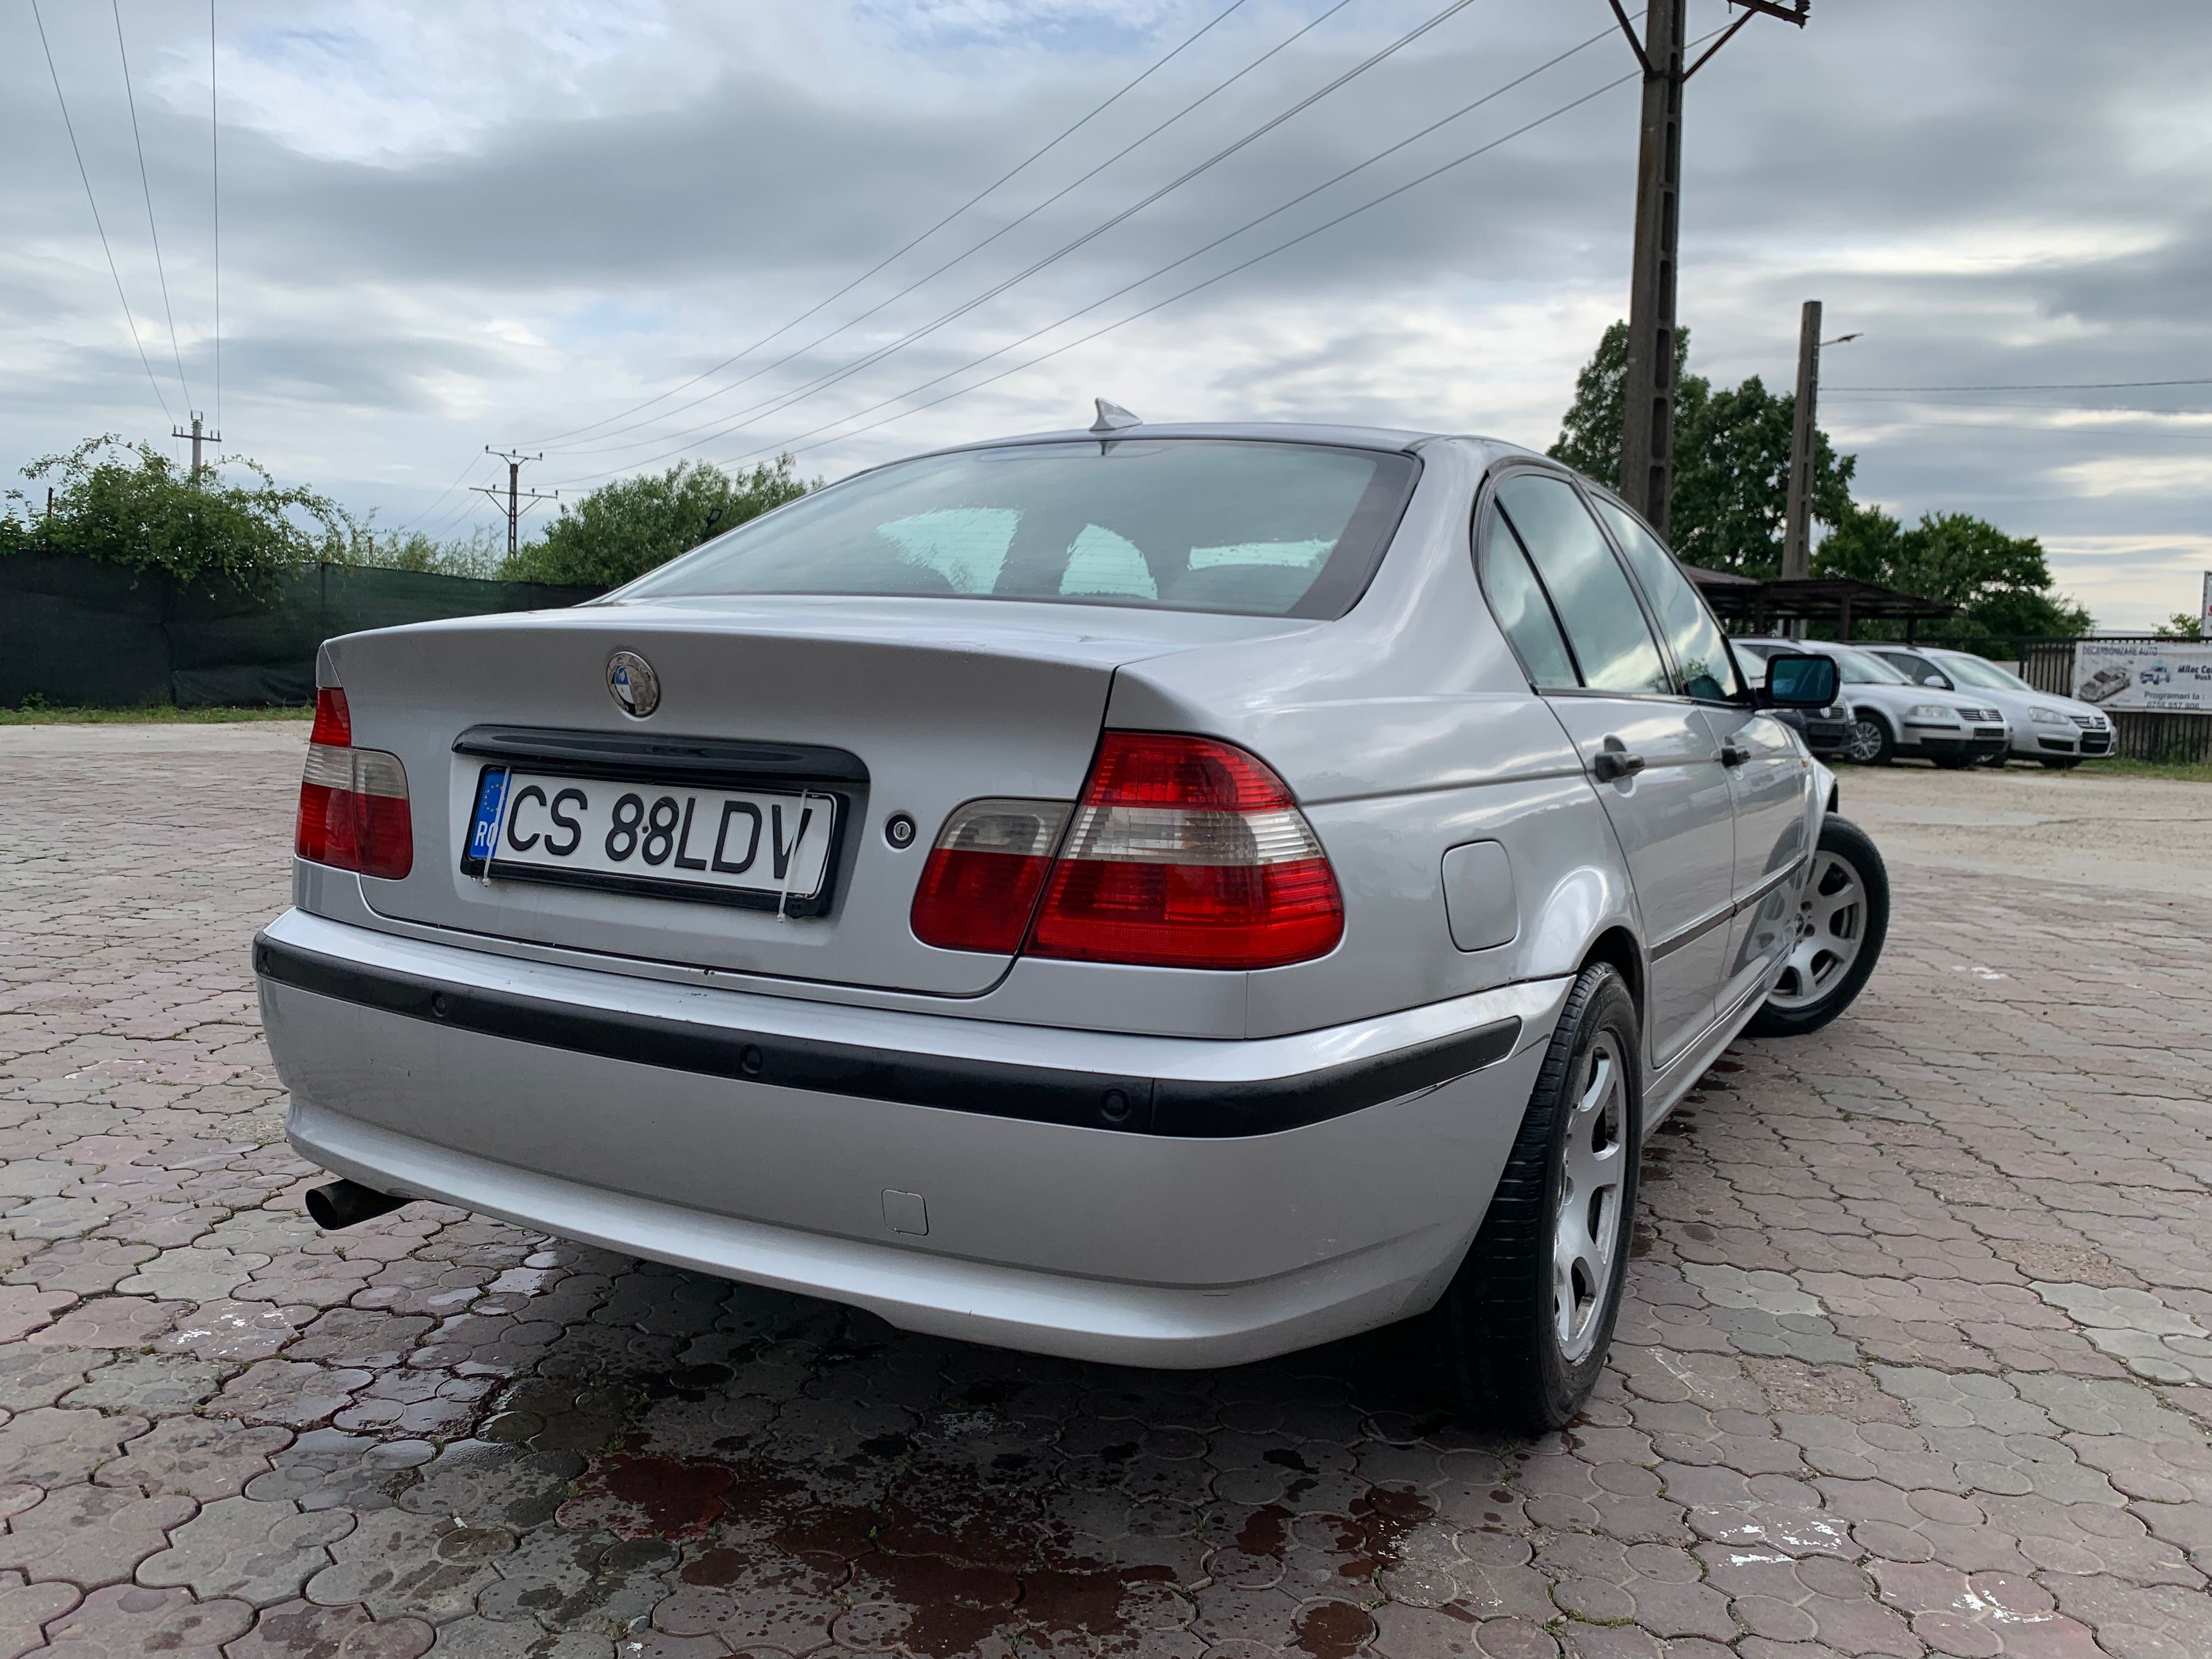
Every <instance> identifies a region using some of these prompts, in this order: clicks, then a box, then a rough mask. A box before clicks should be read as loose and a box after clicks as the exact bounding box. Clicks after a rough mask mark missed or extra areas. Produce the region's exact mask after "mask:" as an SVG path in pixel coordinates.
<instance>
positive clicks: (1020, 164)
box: [209, 0, 1348, 444]
mask: <svg viewBox="0 0 2212 1659" xmlns="http://www.w3.org/2000/svg"><path fill="white" fill-rule="evenodd" d="M209 3H210V5H212V4H213V3H214V0H209ZM1245 3H1246V0H1230V3H1229V4H1228V5H1227V6H1225V8H1223V9H1221V10H1220V11H1218V12H1217V13H1215V14H1214V15H1213V16H1212V18H1211V19H1209V20H1208V21H1206V22H1205V23H1203V24H1201V25H1200V27H1199V28H1198V30H1197V32H1196V33H1193V34H1190V35H1188V36H1186V37H1185V38H1184V39H1183V40H1182V43H1181V44H1180V45H1178V46H1175V47H1173V48H1171V49H1170V51H1169V52H1168V53H1167V54H1166V55H1165V56H1164V57H1162V58H1155V59H1153V60H1152V64H1151V65H1150V66H1149V67H1147V68H1146V69H1145V70H1143V71H1142V72H1141V73H1139V75H1138V76H1136V78H1135V79H1134V80H1132V81H1128V82H1124V83H1123V85H1122V86H1121V89H1120V90H1119V91H1117V92H1115V94H1113V95H1112V96H1111V97H1109V98H1108V99H1107V100H1105V102H1103V103H1102V104H1097V105H1094V106H1092V107H1091V112H1090V113H1089V114H1087V115H1085V116H1084V117H1083V118H1081V119H1080V120H1079V121H1077V122H1076V123H1075V124H1074V125H1073V126H1067V127H1063V128H1061V129H1060V131H1059V132H1058V133H1056V134H1055V135H1054V137H1051V138H1048V139H1047V140H1046V141H1045V142H1044V143H1042V145H1040V146H1038V148H1036V149H1033V150H1031V151H1030V153H1029V154H1028V155H1025V156H1024V157H1023V158H1022V159H1021V160H1020V161H1017V162H1015V163H1014V165H1013V166H1012V167H1008V168H1007V169H1006V171H1005V172H1004V173H1000V175H999V176H998V177H997V178H995V179H993V180H992V181H991V182H990V183H989V184H987V185H984V186H983V188H982V189H981V190H979V191H976V192H975V194H974V195H973V196H970V197H969V198H968V199H967V200H966V201H964V202H963V203H962V204H960V205H959V206H958V207H957V208H955V209H953V210H952V211H951V212H950V213H948V214H946V215H945V216H944V217H943V218H942V219H939V221H938V222H936V223H935V224H933V225H932V226H930V228H928V229H927V230H925V231H923V232H922V233H921V234H920V235H919V236H916V237H915V238H914V239H913V240H911V241H909V242H908V243H907V244H906V245H905V246H903V247H901V248H898V249H896V250H895V251H894V252H890V253H887V254H885V255H884V257H883V258H881V259H878V261H877V262H876V263H875V264H872V265H871V266H869V267H868V268H867V270H864V271H862V272H861V273H860V275H859V276H855V277H854V278H853V280H852V281H851V282H849V283H846V284H845V286H844V287H842V288H841V289H838V290H837V291H836V293H835V294H832V295H829V297H828V298H827V299H823V300H818V301H816V302H815V303H814V304H813V305H811V306H809V307H807V308H806V309H805V311H802V312H800V313H799V315H797V316H796V317H794V318H793V319H791V320H790V321H789V322H787V323H786V324H784V325H782V326H781V327H780V328H775V329H771V330H770V331H769V332H768V333H766V334H763V335H762V336H761V337H760V338H759V339H757V340H756V341H754V342H753V343H751V344H750V345H749V346H747V347H746V348H745V349H744V350H742V351H739V352H737V353H735V354H733V355H732V356H727V357H725V358H723V359H722V361H721V362H719V363H716V364H715V365H714V367H713V368H708V369H702V371H700V372H699V373H698V374H694V375H693V376H692V377H691V378H690V380H685V381H684V382H683V383H682V384H680V385H678V386H671V387H670V388H669V389H668V390H667V391H665V392H659V393H657V394H655V395H654V396H653V397H650V398H647V399H645V401H644V402H642V403H637V404H631V405H630V406H629V408H628V409H625V410H619V411H617V413H615V414H612V415H610V416H607V417H606V419H605V420H600V421H592V422H590V423H589V424H587V425H584V426H579V427H571V428H569V429H568V431H566V432H556V433H555V434H554V435H553V436H552V437H550V438H544V439H540V440H539V442H540V443H545V444H550V443H556V442H558V441H560V440H562V439H563V438H573V437H575V436H577V435H579V434H581V433H586V432H592V431H596V430H597V429H598V428H600V427H603V426H606V425H608V424H610V423H611V422H615V421H619V420H623V419H626V418H628V417H629V416H632V415H635V414H636V413H637V412H638V411H639V410H645V409H650V408H652V407H653V404H657V403H659V402H660V401H661V400H662V399H664V398H672V397H674V396H675V395H676V394H677V393H678V392H684V391H687V390H689V389H690V387H692V386H696V385H698V384H699V382H700V381H702V380H706V379H708V377H710V376H712V375H715V374H720V373H721V372H722V371H723V370H724V369H726V368H729V367H730V365H731V364H732V363H736V362H742V361H744V359H745V358H747V357H749V356H751V355H752V354H753V353H754V352H756V351H757V350H759V349H761V348H762V347H763V346H764V345H766V344H767V343H769V341H770V340H773V339H774V338H775V337H776V336H777V335H779V334H783V333H787V332H788V331H791V330H792V329H794V328H796V327H798V326H799V324H801V323H803V322H805V320H806V319H808V318H810V317H811V316H814V315H815V314H817V313H818V312H820V311H821V310H822V309H823V307H827V306H831V305H834V304H836V302H837V301H840V300H842V299H843V298H844V297H845V296H846V295H848V294H850V293H851V292H852V291H853V290H854V289H856V288H858V287H860V284H861V283H865V282H866V281H867V280H868V278H870V277H871V276H874V275H875V274H876V273H877V272H878V271H879V270H882V269H883V268H884V266H885V265H888V264H891V263H893V262H894V261H896V260H898V259H902V258H905V257H906V255H908V254H909V253H911V252H914V250H915V249H916V248H918V247H920V246H921V245H922V244H923V243H924V242H926V241H927V240H929V239H930V238H931V237H933V236H934V235H936V234H937V233H938V232H939V231H940V230H942V229H944V228H945V226H947V225H949V224H951V222H953V221H954V220H955V219H957V218H958V217H959V216H961V215H962V214H963V213H965V212H967V211H968V210H969V209H970V208H972V207H974V206H975V204H977V203H979V202H981V200H982V199H983V198H984V197H987V196H988V195H990V194H991V192H992V191H995V190H996V189H998V188H999V186H1000V185H1003V184H1005V183H1006V182H1007V180H1009V179H1012V178H1013V177H1014V175H1015V174H1017V173H1021V172H1024V171H1025V170H1026V169H1027V168H1029V167H1030V166H1032V165H1033V164H1034V163H1036V162H1038V161H1042V160H1043V159H1044V158H1045V156H1046V155H1048V154H1049V153H1050V152H1051V151H1053V150H1054V149H1058V148H1059V147H1060V144H1061V143H1065V142H1066V140H1067V139H1069V138H1072V137H1074V136H1075V134H1076V133H1077V132H1078V131H1080V130H1081V129H1083V128H1084V127H1086V126H1088V125H1090V124H1091V122H1093V121H1095V120H1097V118H1098V117H1100V116H1101V115H1103V114H1104V113H1105V112H1107V111H1108V110H1109V109H1111V108H1112V107H1113V106H1115V104H1118V103H1120V102H1121V100H1122V99H1124V98H1126V97H1127V96H1128V95H1129V94H1131V93H1133V92H1134V91H1135V90H1136V89H1137V88H1139V87H1140V86H1142V85H1143V84H1144V83H1145V82H1146V81H1149V80H1150V79H1152V76H1154V75H1156V74H1158V72H1159V71H1160V70H1164V69H1165V68H1166V67H1167V66H1168V65H1169V64H1171V63H1173V62H1174V61H1175V60H1176V58H1180V57H1181V56H1182V54H1183V53H1184V52H1188V51H1189V50H1190V48H1191V47H1193V46H1196V45H1197V44H1198V43H1199V42H1200V40H1203V39H1204V38H1205V37H1206V36H1207V35H1208V34H1211V33H1212V32H1213V31H1214V30H1215V29H1216V28H1218V27H1220V25H1221V24H1223V23H1225V22H1226V21H1228V20H1229V18H1230V16H1231V14H1232V13H1234V12H1236V11H1237V10H1238V9H1240V8H1242V7H1243V5H1244V4H1245ZM1347 3H1348V0H1347Z"/></svg>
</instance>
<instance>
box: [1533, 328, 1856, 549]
mask: <svg viewBox="0 0 2212 1659" xmlns="http://www.w3.org/2000/svg"><path fill="white" fill-rule="evenodd" d="M1689 332H1690V331H1688V330H1687V329H1681V330H1679V331H1677V332H1676V337H1675V346H1674V374H1675V385H1676V387H1677V390H1676V392H1675V398H1674V494H1673V496H1672V498H1671V499H1670V501H1669V502H1668V509H1669V512H1670V514H1671V516H1672V519H1673V524H1672V526H1671V529H1672V532H1673V533H1672V535H1671V538H1670V539H1671V540H1672V542H1673V543H1674V550H1675V552H1676V553H1678V554H1679V555H1680V556H1681V557H1682V558H1684V559H1685V560H1686V561H1688V562H1690V563H1692V564H1698V565H1705V566H1706V567H1708V568H1712V569H1716V570H1734V571H1738V572H1741V574H1745V575H1747V576H1771V575H1774V574H1778V572H1779V571H1780V570H1781V568H1782V541H1783V531H1784V521H1785V519H1786V517H1787V514H1788V510H1789V500H1790V428H1791V425H1792V423H1793V422H1795V420H1796V410H1797V400H1796V397H1795V395H1794V394H1793V395H1781V394H1778V393H1775V392H1769V391H1768V390H1767V389H1766V386H1765V382H1764V381H1763V380H1760V379H1759V377H1758V376H1757V375H1755V374H1754V375H1753V376H1752V377H1751V378H1750V379H1749V380H1746V381H1744V382H1743V383H1742V384H1741V386H1733V387H1726V386H1724V387H1723V388H1721V389H1720V390H1718V391H1715V390H1714V389H1713V386H1712V383H1711V381H1710V380H1706V379H1705V377H1704V376H1703V375H1699V374H1691V373H1690V372H1689V351H1690V337H1689ZM1627 370H1628V325H1626V323H1615V324H1613V326H1612V327H1610V328H1608V329H1607V330H1606V331H1605V334H1604V336H1603V337H1601V339H1600V340H1599V342H1598V347H1597V350H1596V352H1595V354H1593V355H1592V356H1591V358H1590V360H1589V362H1587V363H1586V364H1584V365H1583V369H1582V372H1581V374H1578V375H1577V376H1576V379H1575V400H1574V402H1573V404H1571V405H1570V407H1569V408H1568V410H1567V413H1566V416H1565V419H1564V420H1563V421H1562V422H1560V427H1559V441H1558V442H1557V443H1554V444H1553V446H1552V447H1551V450H1550V453H1551V455H1552V456H1553V459H1557V460H1562V461H1565V463H1566V464H1567V465H1570V466H1571V467H1574V468H1576V469H1577V471H1581V472H1583V473H1584V474H1586V475H1588V476H1589V477H1593V478H1595V479H1597V480H1599V481H1600V482H1601V483H1606V484H1607V485H1610V484H1612V483H1613V482H1614V481H1615V480H1616V479H1617V478H1618V477H1619V476H1620V424H1621V408H1622V403H1621V383H1622V381H1623V380H1624V379H1625V378H1626V374H1627ZM1857 465H1858V460H1857V457H1856V456H1851V455H1840V456H1839V455H1838V454H1837V453H1836V452H1835V447H1834V446H1833V445H1832V444H1831V443H1830V442H1829V441H1828V436H1827V434H1826V433H1825V432H1820V431H1818V430H1817V429H1816V430H1815V432H1814V465H1813V516H1814V518H1815V519H1817V520H1820V522H1821V523H1822V524H1823V525H1831V526H1832V525H1834V524H1836V523H1838V521H1839V520H1840V519H1841V517H1842V515H1843V514H1844V513H1845V512H1846V511H1848V510H1849V508H1850V482H1851V477H1852V474H1853V473H1854V471H1856V470H1857Z"/></svg>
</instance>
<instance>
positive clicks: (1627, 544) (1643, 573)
mask: <svg viewBox="0 0 2212 1659" xmlns="http://www.w3.org/2000/svg"><path fill="white" fill-rule="evenodd" d="M1597 510H1598V512H1599V513H1600V514H1601V516H1602V517H1603V518H1604V520H1605V521H1606V523H1607V525H1608V526H1611V527H1612V530H1613V538H1614V539H1615V540H1617V541H1619V542H1620V548H1621V551H1623V552H1624V553H1626V554H1627V555H1628V562H1629V566H1630V568H1632V569H1633V570H1634V571H1635V572H1636V579H1637V580H1638V581H1640V582H1642V583H1643V584H1644V597H1645V598H1646V599H1650V601H1651V608H1652V609H1653V610H1654V611H1657V612H1658V613H1659V627H1660V630H1661V631H1662V633H1664V634H1665V635H1667V643H1668V645H1670V646H1672V647H1674V665H1675V666H1676V667H1678V668H1680V670H1681V671H1682V689H1683V690H1686V691H1687V692H1688V693H1689V694H1690V695H1691V696H1693V697H1696V698H1698V699H1699V701H1700V702H1727V701H1728V700H1729V698H1731V697H1733V696H1735V695H1736V693H1737V691H1738V690H1741V687H1739V686H1738V685H1737V684H1736V678H1735V666H1734V665H1732V664H1731V663H1730V662H1729V653H1728V641H1727V640H1726V639H1724V638H1723V636H1722V634H1721V629H1720V624H1719V623H1717V622H1715V621H1714V620H1713V614H1712V612H1711V611H1708V610H1706V609H1705V601H1704V600H1703V599H1699V597H1698V590H1697V589H1696V588H1695V587H1694V586H1692V585H1691V582H1690V579H1689V578H1688V577H1687V576H1685V575H1684V574H1682V568H1681V567H1680V565H1678V564H1676V563H1675V562H1674V555H1673V554H1671V553H1669V552H1668V550H1666V549H1665V548H1664V547H1662V546H1661V545H1660V544H1659V538H1657V537H1656V536H1654V535H1653V534H1652V533H1651V532H1650V531H1648V530H1646V529H1645V528H1644V526H1643V525H1642V524H1641V523H1640V522H1638V520H1637V519H1636V518H1635V517H1634V515H1632V514H1631V513H1627V512H1625V511H1624V510H1623V509H1621V508H1620V507H1616V506H1614V505H1613V503H1612V502H1611V501H1607V500H1606V499H1605V498H1604V497H1603V496H1600V497H1598V502H1597Z"/></svg>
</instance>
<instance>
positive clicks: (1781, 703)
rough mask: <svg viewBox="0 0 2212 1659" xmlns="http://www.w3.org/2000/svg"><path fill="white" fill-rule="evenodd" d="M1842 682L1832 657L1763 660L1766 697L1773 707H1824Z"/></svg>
mask: <svg viewBox="0 0 2212 1659" xmlns="http://www.w3.org/2000/svg"><path fill="white" fill-rule="evenodd" d="M1838 684H1841V681H1840V679H1839V678H1838V670H1837V667H1836V659H1834V658H1833V657H1816V656H1814V655H1813V654H1812V653H1810V652H1808V653H1805V654H1804V655H1802V656H1796V655H1789V656H1773V657H1769V658H1768V659H1766V694H1765V697H1764V698H1763V699H1762V701H1763V702H1765V703H1766V704H1767V705H1768V706H1769V707H1770V708H1826V707H1827V706H1828V705H1829V704H1830V703H1832V702H1835V700H1836V688H1837V687H1838Z"/></svg>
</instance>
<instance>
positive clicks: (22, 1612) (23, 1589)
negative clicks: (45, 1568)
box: [0, 1572, 84, 1659]
mask: <svg viewBox="0 0 2212 1659" xmlns="http://www.w3.org/2000/svg"><path fill="white" fill-rule="evenodd" d="M83 1599H84V1598H83V1596H82V1593H81V1592H80V1591H79V1590H78V1589H77V1587H76V1585H74V1584H65V1583H60V1582H58V1581H55V1580H49V1581H48V1582H47V1583H42V1584H32V1583H25V1582H24V1579H23V1576H22V1575H21V1573H15V1572H11V1573H9V1574H7V1575H5V1577H4V1578H0V1659H17V1656H19V1655H21V1654H26V1653H28V1652H30V1651H31V1650H33V1648H39V1647H43V1646H45V1645H46V1625H47V1623H48V1621H50V1620H56V1619H59V1618H60V1617H61V1616H62V1615H63V1614H64V1613H67V1612H68V1611H69V1610H70V1608H72V1607H75V1606H76V1604H77V1603H78V1602H79V1601H82V1600H83Z"/></svg>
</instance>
